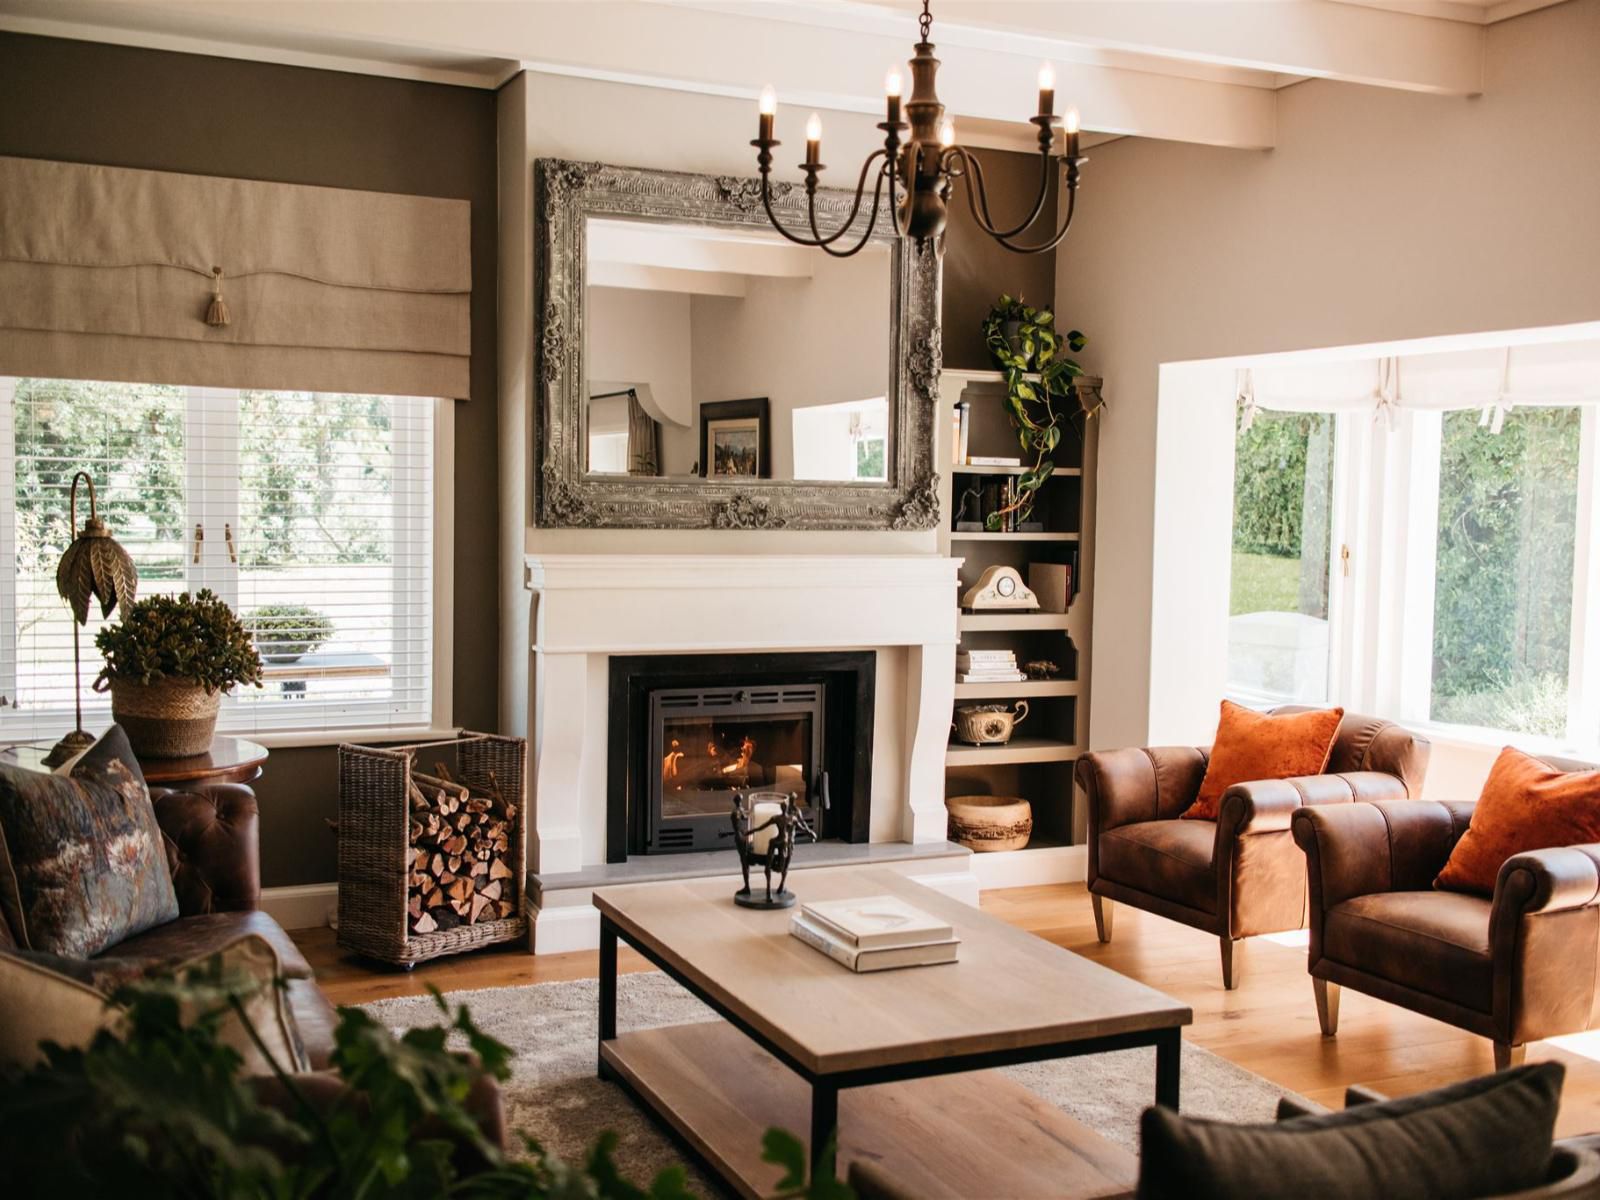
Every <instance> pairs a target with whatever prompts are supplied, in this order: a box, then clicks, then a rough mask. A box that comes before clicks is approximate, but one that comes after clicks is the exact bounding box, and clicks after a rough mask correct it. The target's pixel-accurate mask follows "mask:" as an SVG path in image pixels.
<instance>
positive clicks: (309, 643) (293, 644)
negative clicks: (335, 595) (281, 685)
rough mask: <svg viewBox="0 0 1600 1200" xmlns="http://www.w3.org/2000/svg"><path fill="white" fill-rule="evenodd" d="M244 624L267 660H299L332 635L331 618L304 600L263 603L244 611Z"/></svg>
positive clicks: (281, 661) (274, 661)
mask: <svg viewBox="0 0 1600 1200" xmlns="http://www.w3.org/2000/svg"><path fill="white" fill-rule="evenodd" d="M244 625H245V628H246V629H248V630H249V631H250V635H251V636H252V637H254V638H255V641H256V649H257V650H259V651H260V652H261V657H262V658H264V659H265V660H266V661H267V662H269V663H292V662H299V661H300V659H301V658H303V657H304V656H305V655H307V654H310V653H311V652H312V651H313V650H315V649H316V648H317V647H318V646H320V645H322V644H323V643H325V642H327V641H328V640H329V639H330V638H332V637H333V622H332V621H330V620H329V619H328V618H327V616H326V615H324V614H323V613H320V612H318V611H317V610H316V609H314V608H312V607H310V606H309V605H305V604H263V605H262V606H261V607H260V608H253V609H251V610H250V611H249V612H247V613H246V614H245V616H244Z"/></svg>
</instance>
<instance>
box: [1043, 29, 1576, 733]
mask: <svg viewBox="0 0 1600 1200" xmlns="http://www.w3.org/2000/svg"><path fill="white" fill-rule="evenodd" d="M1596 64H1600V0H1571V2H1570V3H1567V4H1561V5H1557V6H1555V7H1553V8H1548V9H1544V10H1542V11H1540V12H1536V13H1531V14H1529V15H1527V16H1522V17H1517V18H1515V19H1513V20H1509V21H1504V22H1501V23H1499V24H1496V25H1493V26H1491V27H1489V29H1488V33H1487V52H1486V75H1485V88H1484V93H1483V95H1481V96H1479V97H1477V98H1474V99H1457V98H1447V97H1439V96H1424V95H1413V94H1409V93H1401V92H1393V91H1385V90H1379V89H1376V88H1365V87H1359V86H1355V85H1349V84H1339V83H1328V82H1321V81H1314V82H1309V83H1302V84H1298V85H1296V86H1294V87H1291V88H1287V89H1285V90H1284V91H1282V92H1281V93H1280V94H1279V101H1278V144H1277V148H1276V149H1275V150H1272V151H1268V152H1252V151H1228V150H1218V149H1208V148H1205V147H1200V146H1185V145H1177V144H1174V143H1163V142H1154V141H1141V140H1135V139H1126V140H1122V141H1118V142H1114V143H1111V144H1108V145H1104V146H1099V147H1097V148H1096V149H1095V152H1094V161H1093V162H1092V163H1091V164H1090V168H1091V169H1089V170H1086V172H1085V178H1084V184H1083V191H1082V193H1081V195H1080V201H1081V204H1080V216H1079V218H1078V219H1079V221H1080V225H1079V226H1078V228H1076V229H1075V230H1074V232H1073V234H1072V236H1071V237H1070V238H1069V239H1068V240H1067V242H1066V243H1065V245H1064V246H1063V248H1062V250H1061V252H1060V256H1059V264H1058V283H1057V294H1058V295H1059V296H1060V297H1062V298H1063V307H1064V309H1065V314H1064V315H1068V316H1069V319H1071V320H1074V321H1078V322H1081V327H1082V328H1083V330H1084V331H1085V332H1086V333H1088V334H1089V336H1090V338H1091V344H1090V347H1089V349H1088V350H1087V351H1086V352H1085V354H1084V356H1083V360H1084V362H1085V365H1086V366H1088V367H1089V368H1090V369H1091V370H1094V371H1096V372H1097V373H1100V374H1103V375H1104V376H1105V379H1106V398H1107V402H1108V406H1109V410H1108V413H1107V415H1106V418H1105V421H1104V424H1103V425H1102V427H1101V434H1100V439H1101V440H1100V463H1101V471H1100V476H1099V494H1098V509H1099V516H1098V525H1097V537H1098V540H1097V542H1096V545H1097V547H1098V553H1097V555H1096V562H1095V566H1096V585H1095V587H1096V594H1095V628H1094V653H1095V671H1094V678H1095V682H1094V696H1093V706H1092V712H1093V718H1092V728H1091V731H1090V740H1091V742H1092V743H1093V745H1095V746H1097V747H1107V746H1115V745H1141V744H1143V742H1144V738H1145V735H1146V731H1147V726H1148V717H1149V710H1150V696H1151V692H1152V686H1154V687H1157V688H1159V687H1160V686H1161V683H1160V675H1159V671H1158V673H1157V677H1156V679H1155V681H1154V683H1153V684H1152V674H1151V662H1150V653H1149V642H1150V612H1151V608H1150V589H1151V561H1152V527H1153V521H1154V507H1153V496H1154V490H1155V484H1156V480H1155V444H1156V436H1155V430H1156V421H1157V420H1158V412H1157V374H1158V370H1159V367H1160V365H1161V364H1162V363H1164V362H1178V361H1184V360H1192V359H1203V358H1217V357H1223V356H1228V355H1241V354H1251V353H1260V352H1269V351H1286V350H1298V349H1307V348H1313V347H1322V346H1343V345H1351V344H1358V343H1366V342H1374V341H1381V340H1389V339H1404V338H1414V337H1423V336H1428V335H1433V334H1452V333H1469V332H1477V331H1492V330H1506V329H1520V328H1530V327H1536V326H1543V325H1558V324H1566V323H1570V322H1577V321H1592V320H1595V319H1596V318H1600V150H1597V146H1600V141H1597V134H1596V130H1597V129H1600V69H1597V65H1596ZM1162 669H1166V667H1165V666H1164V665H1163V667H1162Z"/></svg>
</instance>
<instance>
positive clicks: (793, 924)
mask: <svg viewBox="0 0 1600 1200" xmlns="http://www.w3.org/2000/svg"><path fill="white" fill-rule="evenodd" d="M789 932H790V933H792V934H794V936H795V937H797V938H799V939H800V940H801V941H802V942H804V943H805V944H806V945H808V946H810V947H811V948H812V949H813V950H820V951H821V952H822V953H824V954H826V955H827V956H828V957H829V958H831V959H833V960H834V961H835V962H838V963H842V964H843V965H844V966H847V967H849V968H850V969H851V970H852V971H857V972H860V971H886V970H888V969H889V968H891V967H926V966H932V965H934V964H935V963H948V962H955V961H956V949H957V948H958V947H959V946H960V945H961V939H959V938H958V937H956V932H955V930H954V929H952V928H951V927H950V924H949V922H947V921H942V920H940V919H939V918H938V917H936V916H933V915H932V914H931V913H926V912H923V911H922V909H920V908H917V907H915V906H914V905H911V904H907V903H906V902H905V901H904V900H901V899H900V898H899V897H898V896H866V897H863V898H862V899H859V900H819V901H817V902H816V903H815V904H802V905H801V906H800V911H799V912H798V913H796V914H795V915H794V918H793V919H792V920H791V921H790V922H789Z"/></svg>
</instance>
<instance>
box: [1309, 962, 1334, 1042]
mask: <svg viewBox="0 0 1600 1200" xmlns="http://www.w3.org/2000/svg"><path fill="white" fill-rule="evenodd" d="M1311 990H1312V991H1313V992H1314V993H1316V997H1317V1024H1318V1025H1321V1026H1322V1036H1323V1037H1332V1036H1333V1035H1334V1034H1336V1033H1338V1032H1339V985H1338V984H1337V983H1329V982H1328V981H1327V980H1326V979H1318V978H1317V977H1316V976H1315V975H1313V976H1312V977H1311Z"/></svg>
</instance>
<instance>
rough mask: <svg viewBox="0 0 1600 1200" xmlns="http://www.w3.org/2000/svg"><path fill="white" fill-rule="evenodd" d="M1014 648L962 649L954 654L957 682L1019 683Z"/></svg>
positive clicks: (1019, 675) (1023, 676)
mask: <svg viewBox="0 0 1600 1200" xmlns="http://www.w3.org/2000/svg"><path fill="white" fill-rule="evenodd" d="M1026 678H1027V676H1026V675H1024V674H1023V673H1022V672H1021V671H1019V670H1018V669H1017V655H1016V651H1014V650H962V651H959V652H957V654H956V682H957V683H1021V682H1022V681H1023V680H1024V679H1026Z"/></svg>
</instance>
